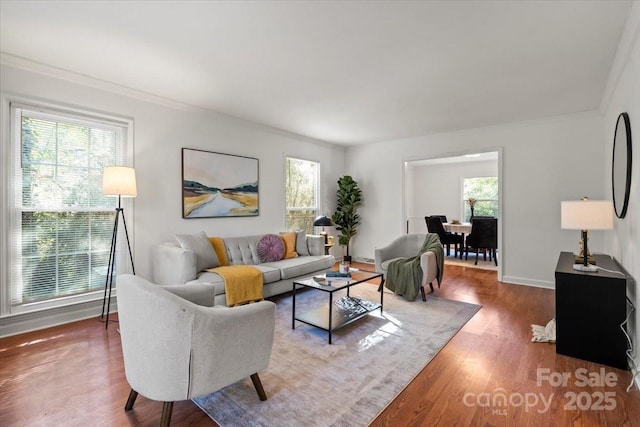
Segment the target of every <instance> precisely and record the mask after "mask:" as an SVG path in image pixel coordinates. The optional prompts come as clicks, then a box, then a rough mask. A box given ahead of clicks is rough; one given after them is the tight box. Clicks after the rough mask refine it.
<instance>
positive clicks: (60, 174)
mask: <svg viewBox="0 0 640 427" xmlns="http://www.w3.org/2000/svg"><path fill="white" fill-rule="evenodd" d="M12 118H13V120H14V123H15V126H16V128H17V129H19V132H16V133H15V139H14V141H13V143H14V144H15V147H16V151H17V154H18V155H19V162H16V167H15V169H14V171H13V173H14V181H15V183H16V186H15V189H14V191H15V193H14V194H15V197H14V200H15V205H14V207H13V209H14V214H13V215H12V218H13V220H12V222H11V228H12V230H13V232H12V233H11V236H12V239H11V242H10V247H11V270H12V276H11V291H10V300H11V306H12V307H22V308H23V309H24V307H25V306H26V305H29V304H33V303H42V302H50V301H51V302H54V303H55V300H58V299H61V298H64V297H70V296H78V295H80V294H89V293H92V292H99V291H101V290H102V288H103V287H104V282H105V275H104V273H105V272H104V271H103V270H105V271H106V266H107V262H108V258H109V250H110V244H111V237H112V230H113V215H114V207H115V199H113V198H108V197H105V196H103V195H102V173H103V169H104V167H105V166H107V165H114V164H116V163H117V162H119V161H122V157H121V153H122V151H123V134H124V132H125V131H126V129H125V127H124V126H121V125H113V124H106V123H103V122H94V121H91V120H88V119H86V118H84V117H83V118H78V117H77V116H74V115H67V114H65V113H61V112H58V111H43V109H36V108H33V109H30V108H22V107H12ZM60 301H61V304H62V303H64V302H62V301H63V300H60Z"/></svg>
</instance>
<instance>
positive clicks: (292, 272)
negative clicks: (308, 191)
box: [151, 233, 335, 305]
mask: <svg viewBox="0 0 640 427" xmlns="http://www.w3.org/2000/svg"><path fill="white" fill-rule="evenodd" d="M263 236H264V235H252V236H242V237H227V238H223V239H222V240H223V241H224V246H225V251H226V256H227V259H228V262H229V265H252V266H255V267H257V268H258V269H260V271H261V272H262V278H263V283H264V287H263V294H264V297H265V298H268V297H271V296H274V295H278V294H282V293H285V292H289V291H291V289H292V281H293V280H294V279H297V278H301V277H305V276H311V275H314V274H318V273H319V272H323V271H326V270H327V269H329V268H331V267H333V265H334V264H335V258H334V257H333V255H325V254H324V237H323V236H316V235H306V234H304V233H298V235H297V238H296V252H297V253H298V256H297V257H295V258H287V259H281V260H280V261H274V262H261V260H260V256H259V255H258V250H257V246H258V242H259V241H260V239H261V238H262V237H263ZM151 261H152V274H153V278H152V280H153V282H155V283H157V284H159V285H193V284H202V285H206V286H211V288H212V291H213V292H214V295H215V304H216V305H227V300H226V296H225V288H224V280H223V279H222V277H221V276H219V275H218V274H216V273H211V272H207V271H198V269H197V267H196V265H197V260H196V253H195V252H194V251H193V250H190V249H184V248H182V247H181V246H180V245H179V244H178V242H177V241H176V242H164V243H161V244H158V245H156V246H154V247H153V248H152V256H151Z"/></svg>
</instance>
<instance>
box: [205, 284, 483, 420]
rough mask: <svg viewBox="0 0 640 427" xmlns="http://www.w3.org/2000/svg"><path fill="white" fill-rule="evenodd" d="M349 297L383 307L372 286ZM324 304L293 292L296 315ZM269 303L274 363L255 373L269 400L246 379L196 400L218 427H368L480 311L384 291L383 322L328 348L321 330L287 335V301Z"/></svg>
mask: <svg viewBox="0 0 640 427" xmlns="http://www.w3.org/2000/svg"><path fill="white" fill-rule="evenodd" d="M351 295H352V296H354V295H355V296H359V297H362V298H366V299H368V300H371V301H379V299H380V294H379V293H378V292H377V286H373V285H371V284H362V285H357V286H354V287H352V288H351ZM334 298H335V297H334ZM328 299H329V296H328V294H327V293H325V292H320V291H317V290H313V289H309V290H303V291H301V292H298V294H297V296H296V313H300V312H302V311H305V310H308V309H310V308H315V307H317V306H319V305H322V304H326V303H327V302H328ZM274 302H276V304H277V308H276V333H275V340H274V345H273V353H272V356H271V363H270V365H269V368H268V369H266V370H265V371H262V372H260V373H259V374H260V378H261V380H262V384H263V386H264V389H265V391H266V393H267V396H268V400H266V401H264V402H261V401H260V400H259V399H258V395H257V393H256V391H255V388H254V387H253V385H252V383H251V381H250V380H249V379H247V380H245V381H241V382H238V383H236V384H233V385H230V386H228V387H226V388H224V389H222V390H220V391H217V392H215V393H212V394H210V395H208V396H205V397H200V398H197V399H194V400H193V401H194V402H195V403H196V405H198V406H199V407H200V408H201V409H202V410H203V411H204V412H205V413H207V414H208V415H209V416H210V417H211V418H212V419H213V420H214V421H215V422H216V423H218V424H219V425H220V426H223V427H227V426H256V427H257V426H265V427H266V426H274V427H276V426H277V427H283V426H296V427H298V426H303V425H308V426H311V425H313V426H316V427H322V426H349V427H354V426H366V425H368V424H369V423H370V422H371V421H373V419H374V418H375V417H376V416H377V415H378V414H379V413H380V412H382V410H383V409H384V408H385V407H386V406H387V405H388V404H389V403H390V402H391V401H392V400H393V399H394V398H395V397H396V396H397V395H398V394H399V393H400V392H401V391H402V390H403V389H404V388H405V387H406V386H407V384H409V382H411V380H412V379H413V378H414V377H415V376H416V375H417V374H418V373H419V372H420V371H421V370H422V369H423V368H424V367H425V366H426V365H427V363H429V361H430V360H431V359H432V358H433V357H434V356H435V355H436V354H437V353H438V351H440V349H441V348H442V347H443V346H444V345H445V344H446V343H447V342H448V341H449V340H450V339H451V338H452V337H453V336H454V335H455V334H456V333H457V332H458V330H460V328H462V326H464V324H465V323H466V322H467V321H468V320H469V319H471V317H473V315H474V314H475V313H476V312H477V311H478V310H479V309H480V306H478V305H474V304H468V303H463V302H457V301H451V300H447V299H443V298H437V297H434V296H430V295H428V296H427V302H423V301H422V300H421V299H420V298H418V299H416V301H413V302H409V301H406V300H405V299H404V298H402V297H399V296H397V295H395V294H393V293H391V292H389V291H388V290H385V294H384V312H383V313H382V315H381V314H380V310H379V309H378V310H376V311H375V312H373V313H370V314H369V315H368V316H366V317H364V318H362V319H360V320H358V321H356V322H354V323H351V324H350V325H347V326H345V327H343V328H341V329H338V330H337V331H335V332H334V333H333V340H332V342H333V344H331V345H329V344H328V343H327V338H328V336H327V332H325V331H322V330H320V329H318V328H315V327H313V326H309V325H306V324H303V323H300V322H296V329H291V296H290V295H287V296H283V297H279V298H276V299H274ZM221 368H224V367H221Z"/></svg>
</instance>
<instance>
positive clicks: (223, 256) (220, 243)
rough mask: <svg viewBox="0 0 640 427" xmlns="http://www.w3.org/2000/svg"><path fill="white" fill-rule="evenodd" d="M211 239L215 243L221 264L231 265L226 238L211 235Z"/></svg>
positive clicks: (215, 249)
mask: <svg viewBox="0 0 640 427" xmlns="http://www.w3.org/2000/svg"><path fill="white" fill-rule="evenodd" d="M209 241H210V242H211V244H212V245H213V250H214V251H215V253H216V256H217V257H218V262H219V263H220V265H221V266H226V265H229V260H228V259H227V248H225V246H224V240H222V238H220V237H209Z"/></svg>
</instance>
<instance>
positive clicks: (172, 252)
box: [151, 243, 197, 285]
mask: <svg viewBox="0 0 640 427" xmlns="http://www.w3.org/2000/svg"><path fill="white" fill-rule="evenodd" d="M151 268H152V280H153V281H154V282H155V283H157V284H158V285H181V284H184V283H187V282H189V281H191V280H194V279H195V278H196V274H197V271H196V254H195V253H194V252H193V251H192V250H189V249H182V248H181V247H179V246H172V245H169V244H166V243H163V244H159V245H156V246H154V248H153V249H152V252H151Z"/></svg>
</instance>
